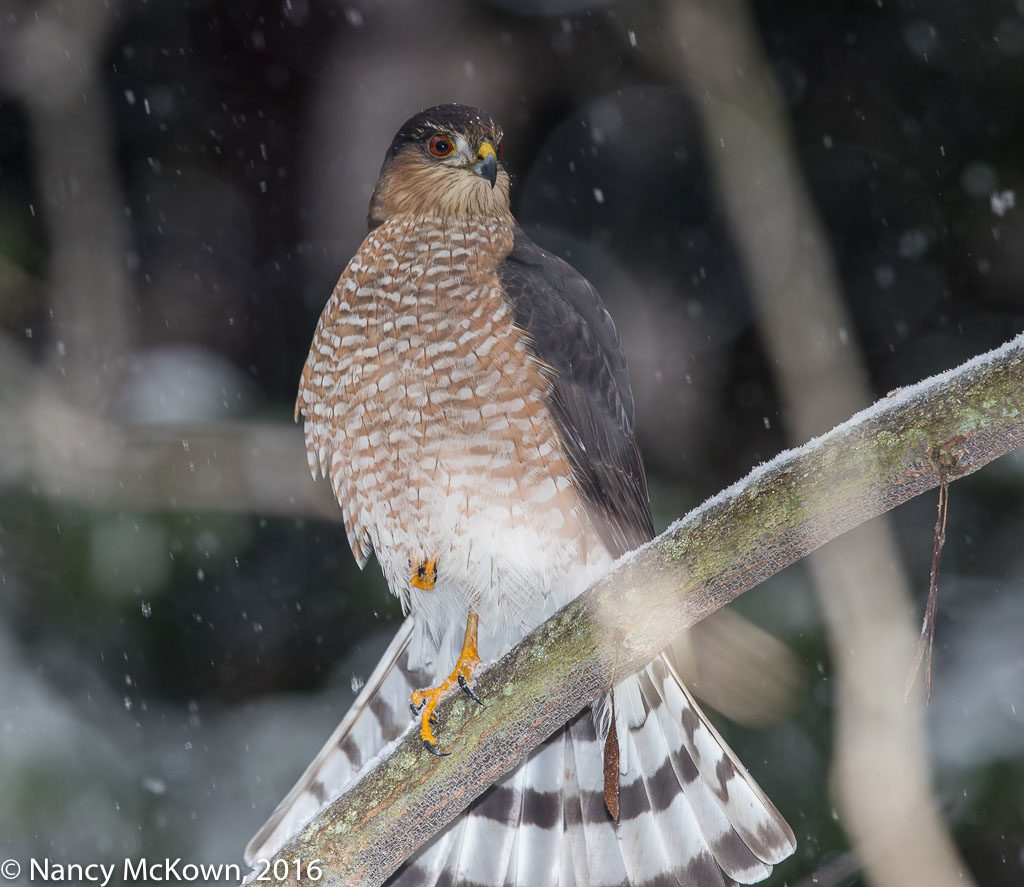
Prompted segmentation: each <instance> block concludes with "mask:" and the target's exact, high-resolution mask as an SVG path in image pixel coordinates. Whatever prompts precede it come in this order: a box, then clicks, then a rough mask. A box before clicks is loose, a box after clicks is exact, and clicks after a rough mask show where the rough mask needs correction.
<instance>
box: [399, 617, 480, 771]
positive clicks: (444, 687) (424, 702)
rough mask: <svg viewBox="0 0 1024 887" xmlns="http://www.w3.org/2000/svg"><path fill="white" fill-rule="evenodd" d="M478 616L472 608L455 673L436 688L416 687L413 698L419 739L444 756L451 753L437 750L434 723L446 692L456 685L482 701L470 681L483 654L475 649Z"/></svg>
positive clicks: (433, 752)
mask: <svg viewBox="0 0 1024 887" xmlns="http://www.w3.org/2000/svg"><path fill="white" fill-rule="evenodd" d="M479 622H480V620H479V618H478V617H477V615H476V613H475V612H474V611H473V610H470V611H469V616H468V618H467V619H466V636H465V638H464V640H463V641H462V652H461V653H459V660H458V662H456V663H455V668H454V669H453V670H452V673H451V674H450V675H448V677H447V678H445V680H444V681H443V682H442V683H441V684H440V685H439V686H437V687H431V688H429V689H426V690H414V691H413V693H412V696H411V697H410V700H411V705H412V711H413V714H418V715H419V716H420V738H421V739H422V740H423V745H424V747H425V748H426V749H427V751H429V752H430V753H431V754H434V755H438V756H441V755H445V754H448V752H440V751H438V750H437V741H436V740H435V739H434V730H433V727H432V724H434V723H436V722H437V719H436V718H435V717H434V709H435V708H437V706H438V703H439V702H440V701H441V699H442V698H443V697H444V695H445V694H446V693H447V692H448V691H449V690H451V689H453V688H454V687H456V686H459V687H461V688H462V690H463V692H464V693H465V694H466V695H467V696H469V698H470V699H472V700H473V701H474V702H480V700H479V699H477V698H476V694H475V693H474V692H473V691H472V690H471V689H470V686H469V682H470V680H471V679H472V677H473V672H474V671H476V668H477V666H478V665H479V664H480V654H479V653H478V652H477V648H476V636H477V627H478V625H479Z"/></svg>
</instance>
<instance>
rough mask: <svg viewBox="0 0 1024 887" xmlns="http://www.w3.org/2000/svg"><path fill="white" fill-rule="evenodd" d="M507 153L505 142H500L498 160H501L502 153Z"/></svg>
mask: <svg viewBox="0 0 1024 887" xmlns="http://www.w3.org/2000/svg"><path fill="white" fill-rule="evenodd" d="M504 153H505V143H504V142H498V160H501V155H502V154H504Z"/></svg>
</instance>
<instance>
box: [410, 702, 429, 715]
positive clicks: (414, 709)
mask: <svg viewBox="0 0 1024 887" xmlns="http://www.w3.org/2000/svg"><path fill="white" fill-rule="evenodd" d="M424 705H426V703H425V702H421V703H420V704H419V705H417V704H416V703H415V702H410V703H409V709H410V711H412V713H413V714H414V715H418V714H419V713H420V712H421V711H422V710H423V706H424Z"/></svg>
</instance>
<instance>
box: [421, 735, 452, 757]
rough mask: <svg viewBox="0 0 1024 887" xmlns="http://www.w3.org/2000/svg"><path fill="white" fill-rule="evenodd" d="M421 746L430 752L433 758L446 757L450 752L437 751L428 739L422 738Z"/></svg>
mask: <svg viewBox="0 0 1024 887" xmlns="http://www.w3.org/2000/svg"><path fill="white" fill-rule="evenodd" d="M423 747H424V748H425V749H426V750H427V751H428V752H430V753H431V754H432V755H433V756H434V757H435V758H446V757H448V755H450V754H451V752H450V751H438V750H437V746H436V745H434V743H432V742H431V741H430V740H429V739H424V740H423Z"/></svg>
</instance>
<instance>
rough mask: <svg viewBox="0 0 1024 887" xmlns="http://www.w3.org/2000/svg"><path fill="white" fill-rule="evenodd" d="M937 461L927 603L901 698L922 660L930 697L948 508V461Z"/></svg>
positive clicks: (912, 682)
mask: <svg viewBox="0 0 1024 887" xmlns="http://www.w3.org/2000/svg"><path fill="white" fill-rule="evenodd" d="M938 462H939V513H938V516H937V517H936V519H935V535H934V537H933V539H932V571H931V576H930V577H929V579H928V603H927V604H926V605H925V608H924V619H923V620H922V621H921V636H920V637H919V638H918V639H917V651H916V652H915V653H914V661H913V662H912V663H911V664H910V671H909V673H908V674H907V687H906V690H905V691H904V697H909V696H910V691H911V690H912V689H913V687H914V684H915V683H916V681H917V676H918V674H919V673H920V671H921V662H922V660H923V661H924V685H925V693H926V696H927V699H928V701H929V702H930V701H931V698H932V649H933V647H934V645H935V614H936V612H937V611H938V605H939V603H938V599H939V562H940V561H941V560H942V546H943V545H945V544H946V514H947V512H948V511H949V475H948V470H947V469H948V467H949V464H948V461H947V459H946V458H942V457H940V459H939V460H938Z"/></svg>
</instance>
